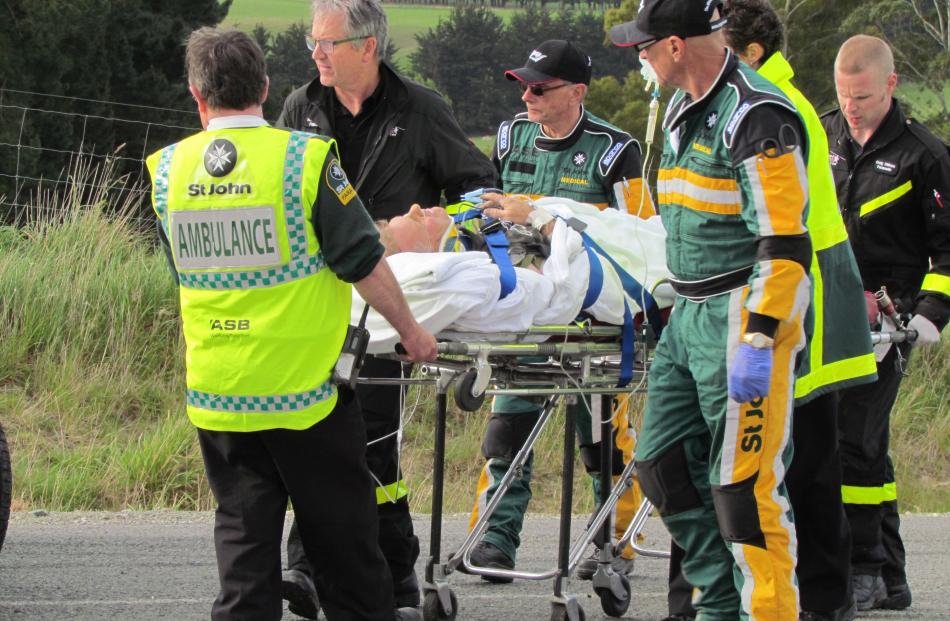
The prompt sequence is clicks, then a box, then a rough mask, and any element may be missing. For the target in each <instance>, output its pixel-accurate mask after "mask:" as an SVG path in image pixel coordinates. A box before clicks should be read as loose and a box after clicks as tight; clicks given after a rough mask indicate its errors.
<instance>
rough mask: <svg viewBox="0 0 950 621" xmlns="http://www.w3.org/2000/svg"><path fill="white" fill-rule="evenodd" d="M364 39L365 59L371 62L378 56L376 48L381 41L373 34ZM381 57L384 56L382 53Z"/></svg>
mask: <svg viewBox="0 0 950 621" xmlns="http://www.w3.org/2000/svg"><path fill="white" fill-rule="evenodd" d="M364 41H365V43H364V44H363V61H364V62H369V61H372V60H374V59H375V58H376V48H378V47H379V41H378V40H377V39H376V37H374V36H372V35H370V36H368V37H366V39H365V40H364ZM380 58H382V55H380Z"/></svg>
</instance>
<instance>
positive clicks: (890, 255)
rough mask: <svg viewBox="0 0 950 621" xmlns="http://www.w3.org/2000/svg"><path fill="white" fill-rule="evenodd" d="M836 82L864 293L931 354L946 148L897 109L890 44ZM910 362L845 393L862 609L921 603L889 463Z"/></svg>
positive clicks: (897, 362) (949, 223)
mask: <svg viewBox="0 0 950 621" xmlns="http://www.w3.org/2000/svg"><path fill="white" fill-rule="evenodd" d="M834 76H835V88H836V90H837V95H838V104H839V109H838V110H835V111H833V112H830V113H828V114H826V115H824V116H823V117H822V124H823V125H824V128H825V131H826V132H827V134H828V146H829V156H830V161H831V170H832V173H833V175H834V178H835V185H836V189H837V194H838V201H839V204H840V207H841V210H842V214H843V216H844V221H845V226H846V227H847V229H848V236H849V238H850V240H851V246H852V248H853V249H854V254H855V257H856V259H857V261H858V267H859V269H860V271H861V278H862V280H863V281H864V288H865V290H867V291H871V292H876V291H878V290H880V289H881V288H882V287H886V288H887V291H888V293H889V295H890V296H891V298H892V299H893V300H894V302H895V304H896V305H897V308H898V310H899V312H901V313H907V314H909V315H910V316H911V318H910V320H909V324H908V327H909V328H911V329H913V330H915V331H916V332H917V340H916V343H915V345H914V347H921V346H927V345H932V344H934V343H937V342H938V341H939V340H940V331H941V330H942V329H943V327H944V326H945V325H946V324H947V321H948V320H950V209H947V201H948V200H950V156H948V154H947V147H946V145H944V144H943V142H941V141H940V140H939V139H938V138H936V137H935V136H934V135H933V134H931V133H930V132H929V131H928V130H927V129H926V128H925V127H924V126H923V125H921V124H920V123H918V122H917V121H915V120H914V119H911V118H907V117H905V116H904V114H903V112H901V109H900V106H899V104H898V102H897V100H896V99H894V90H895V89H896V87H897V74H896V73H895V71H894V55H893V53H892V52H891V49H890V47H889V46H888V45H887V43H885V42H884V41H882V40H881V39H878V38H877V37H871V36H867V35H857V36H855V37H852V38H850V39H848V40H847V41H845V43H844V45H842V46H841V49H840V50H839V51H838V56H837V58H836V59H835V74H834ZM909 354H910V346H908V345H906V344H900V345H894V346H892V347H891V348H890V349H889V350H888V351H887V352H886V354H883V353H879V359H878V365H877V374H878V380H877V382H876V383H874V384H872V385H870V386H861V387H859V388H855V389H848V390H846V391H844V392H842V394H841V404H840V409H839V420H838V423H839V437H840V441H841V461H842V483H843V485H842V498H843V500H844V503H845V510H846V512H847V514H848V520H849V522H850V524H851V534H852V544H853V545H852V555H851V565H852V571H853V577H852V585H853V587H854V592H855V598H856V600H857V606H858V610H869V609H872V608H889V609H903V608H907V607H908V606H910V603H911V592H910V588H909V587H908V585H907V576H906V574H905V572H904V546H903V543H902V542H901V538H900V534H899V526H900V518H899V515H898V512H897V488H896V485H895V483H894V467H893V464H892V463H891V460H890V457H889V456H888V436H889V417H890V411H891V408H892V407H893V405H894V401H895V399H896V397H897V391H898V388H899V386H900V382H901V378H902V376H903V370H904V368H905V367H906V364H907V360H906V358H907V356H908V355H909ZM882 355H883V358H881V356H882Z"/></svg>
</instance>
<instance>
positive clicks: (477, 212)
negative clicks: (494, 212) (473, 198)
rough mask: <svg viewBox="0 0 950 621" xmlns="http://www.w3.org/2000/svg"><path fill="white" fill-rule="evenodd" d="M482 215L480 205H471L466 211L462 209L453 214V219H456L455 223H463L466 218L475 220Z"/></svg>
mask: <svg viewBox="0 0 950 621" xmlns="http://www.w3.org/2000/svg"><path fill="white" fill-rule="evenodd" d="M481 217H482V210H481V209H479V208H478V207H471V208H469V209H466V210H465V211H461V212H459V213H457V214H454V215H453V216H452V220H454V221H455V224H462V223H463V222H465V221H466V220H473V219H475V218H481Z"/></svg>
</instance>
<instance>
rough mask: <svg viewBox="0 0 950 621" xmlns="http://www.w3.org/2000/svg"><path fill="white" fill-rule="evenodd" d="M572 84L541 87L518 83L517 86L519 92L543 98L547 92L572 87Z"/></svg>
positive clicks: (539, 85)
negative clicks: (519, 88)
mask: <svg viewBox="0 0 950 621" xmlns="http://www.w3.org/2000/svg"><path fill="white" fill-rule="evenodd" d="M573 85H574V84H573V83H572V82H565V83H563V84H556V85H554V86H543V85H541V84H525V83H524V82H518V86H520V87H521V92H522V93H523V92H525V91H531V94H532V95H534V96H535V97H544V94H545V93H546V92H548V91H553V90H557V89H559V88H563V87H565V86H573Z"/></svg>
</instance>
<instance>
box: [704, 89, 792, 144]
mask: <svg viewBox="0 0 950 621" xmlns="http://www.w3.org/2000/svg"><path fill="white" fill-rule="evenodd" d="M737 74H738V76H739V78H740V79H738V80H734V81H730V83H729V86H732V87H733V88H735V89H736V94H737V95H738V97H739V99H738V101H737V102H736V107H735V109H734V110H733V112H732V115H731V116H730V117H729V121H728V122H727V123H726V126H725V128H723V130H722V139H723V142H724V143H725V145H726V147H727V148H730V149H731V148H732V143H733V140H734V139H735V136H736V132H737V131H738V130H739V128H740V127H741V126H742V122H743V121H744V120H745V119H746V118H748V116H749V112H750V111H751V110H753V109H754V108H757V107H758V106H762V105H769V104H772V105H776V106H780V107H783V108H786V109H788V110H790V111H791V112H792V113H793V114H796V115H797V114H798V110H796V109H795V105H794V104H793V103H792V102H791V101H789V99H788V97H786V96H785V95H784V94H780V93H774V92H771V91H765V90H762V89H760V88H757V87H756V86H755V85H754V84H752V83H751V82H750V81H749V78H748V77H747V76H746V75H745V74H743V73H742V72H737ZM753 79H755V78H753Z"/></svg>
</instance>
